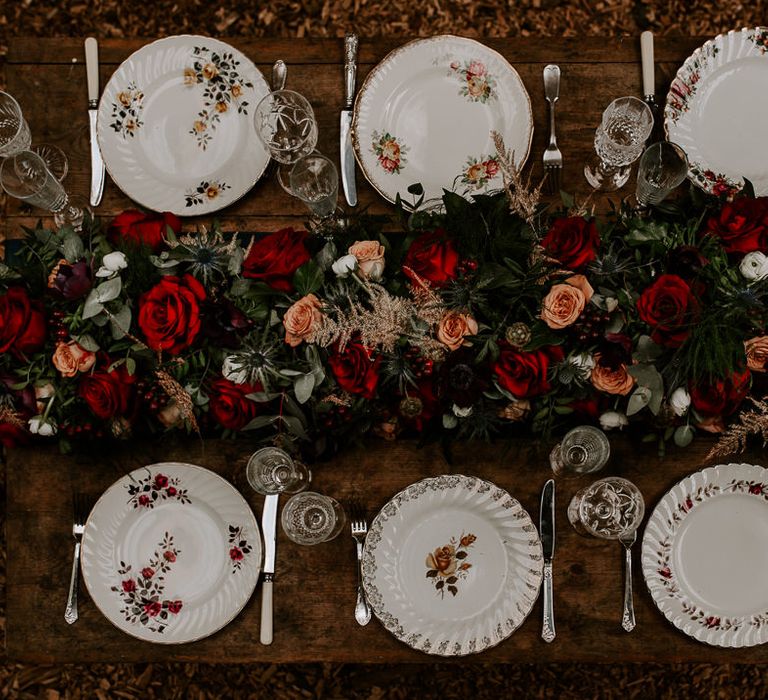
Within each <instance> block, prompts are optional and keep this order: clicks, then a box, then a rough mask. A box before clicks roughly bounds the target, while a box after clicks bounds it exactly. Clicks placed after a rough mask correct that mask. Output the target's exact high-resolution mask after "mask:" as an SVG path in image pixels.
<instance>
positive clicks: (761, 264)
mask: <svg viewBox="0 0 768 700" xmlns="http://www.w3.org/2000/svg"><path fill="white" fill-rule="evenodd" d="M739 270H741V274H742V275H744V277H745V278H746V279H748V280H750V281H752V280H761V279H763V277H765V276H766V275H768V257H766V256H765V255H764V254H763V253H761V252H760V251H759V250H755V251H753V252H751V253H747V254H746V255H745V256H744V259H743V260H742V261H741V265H739Z"/></svg>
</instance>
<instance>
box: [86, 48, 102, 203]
mask: <svg viewBox="0 0 768 700" xmlns="http://www.w3.org/2000/svg"><path fill="white" fill-rule="evenodd" d="M85 72H86V74H87V76H88V121H89V124H90V131H91V197H90V200H91V206H94V207H95V206H98V205H99V203H100V202H101V196H102V194H104V159H103V158H102V157H101V149H100V148H99V142H98V140H97V138H96V115H97V113H98V110H99V45H98V43H97V42H96V39H94V38H93V37H92V36H90V37H88V38H87V39H86V40H85Z"/></svg>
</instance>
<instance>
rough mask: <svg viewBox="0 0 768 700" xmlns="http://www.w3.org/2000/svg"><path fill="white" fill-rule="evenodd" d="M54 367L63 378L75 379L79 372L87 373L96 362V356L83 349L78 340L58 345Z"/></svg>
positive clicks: (54, 355)
mask: <svg viewBox="0 0 768 700" xmlns="http://www.w3.org/2000/svg"><path fill="white" fill-rule="evenodd" d="M52 360H53V366H54V367H55V368H56V369H57V370H59V372H60V373H61V376H62V377H74V376H75V375H76V374H77V373H78V372H87V371H88V370H89V369H91V367H93V365H94V363H95V362H96V354H95V353H92V352H90V351H89V350H86V349H85V348H83V347H82V346H81V345H80V344H79V343H78V342H77V341H76V340H70V341H69V342H68V343H62V342H58V343H56V350H55V351H54V353H53V358H52Z"/></svg>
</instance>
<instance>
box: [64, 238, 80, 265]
mask: <svg viewBox="0 0 768 700" xmlns="http://www.w3.org/2000/svg"><path fill="white" fill-rule="evenodd" d="M60 249H61V254H62V255H63V256H64V257H65V258H66V260H67V262H68V263H76V262H77V261H78V260H80V258H82V257H83V255H84V254H85V248H84V247H83V239H82V238H80V236H78V235H77V234H76V233H71V234H69V235H67V236H66V237H65V238H64V241H63V242H62V244H61V248H60Z"/></svg>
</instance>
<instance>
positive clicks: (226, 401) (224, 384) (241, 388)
mask: <svg viewBox="0 0 768 700" xmlns="http://www.w3.org/2000/svg"><path fill="white" fill-rule="evenodd" d="M261 391H263V387H262V386H261V385H259V384H235V383H234V382H231V381H229V379H225V378H224V377H219V378H218V379H216V380H214V381H213V383H212V384H211V386H210V388H209V390H208V398H209V403H208V411H209V413H210V415H211V417H212V418H213V419H214V420H215V421H216V422H217V423H218V424H219V425H220V426H222V427H223V428H227V429H228V430H240V429H242V428H244V427H245V426H246V425H248V423H250V422H251V421H252V420H253V419H254V418H255V417H256V416H257V414H258V412H259V404H257V403H256V402H255V401H252V400H251V399H249V398H248V394H258V393H261Z"/></svg>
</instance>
